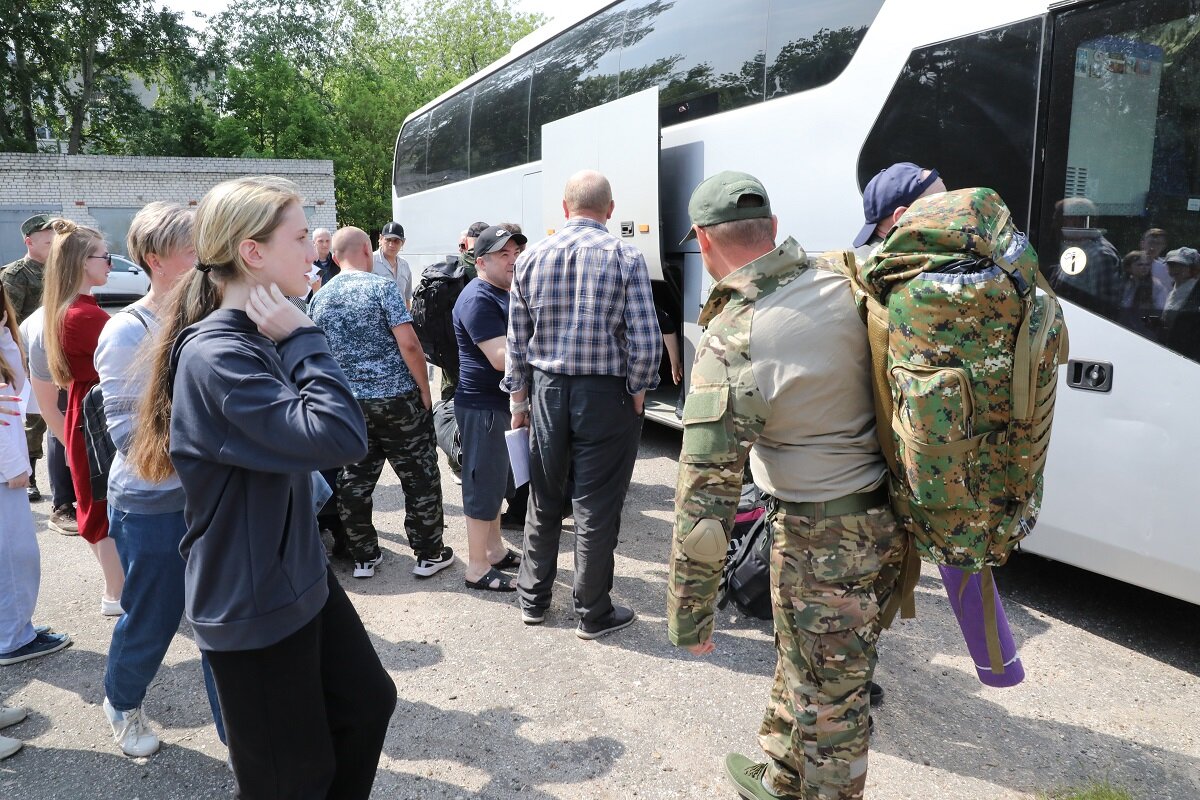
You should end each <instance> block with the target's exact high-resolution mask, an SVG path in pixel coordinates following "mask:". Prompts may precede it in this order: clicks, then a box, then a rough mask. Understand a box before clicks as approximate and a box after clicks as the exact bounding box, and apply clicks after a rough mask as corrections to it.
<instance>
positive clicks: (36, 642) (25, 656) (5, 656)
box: [0, 633, 71, 666]
mask: <svg viewBox="0 0 1200 800" xmlns="http://www.w3.org/2000/svg"><path fill="white" fill-rule="evenodd" d="M70 643H71V637H70V636H68V635H67V634H65V633H39V634H37V635H36V636H34V637H33V641H32V642H30V643H29V644H27V645H25V646H24V647H18V648H17V649H16V650H9V651H8V652H7V653H0V666H8V665H9V664H19V663H20V662H22V661H28V660H30V659H31V658H41V657H42V656H48V655H50V654H51V653H57V652H58V651H59V650H62V649H63V648H64V647H66V646H67V645H69V644H70Z"/></svg>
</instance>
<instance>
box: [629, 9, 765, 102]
mask: <svg viewBox="0 0 1200 800" xmlns="http://www.w3.org/2000/svg"><path fill="white" fill-rule="evenodd" d="M766 38H767V0H692V2H688V3H666V2H663V1H662V0H649V2H647V1H646V0H640V2H636V3H633V4H631V5H629V10H628V11H626V13H625V35H624V37H623V46H622V49H621V81H620V90H621V96H622V97H625V96H628V95H631V94H636V93H637V92H640V91H642V90H643V89H649V88H650V87H652V86H658V87H659V88H660V90H661V91H660V92H659V101H660V103H661V106H662V109H663V112H662V115H661V119H662V124H663V125H670V124H672V123H675V122H683V121H685V120H689V119H696V118H698V117H703V116H707V115H709V114H715V113H717V112H719V111H728V110H729V109H733V108H740V107H741V106H745V105H750V104H751V103H759V102H762V99H763V74H764V72H763V71H764V66H763V63H764V53H763V43H764V42H765V41H766Z"/></svg>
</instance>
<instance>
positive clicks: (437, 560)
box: [413, 547, 454, 578]
mask: <svg viewBox="0 0 1200 800" xmlns="http://www.w3.org/2000/svg"><path fill="white" fill-rule="evenodd" d="M453 563H454V551H453V550H451V549H450V548H449V547H443V548H442V552H440V553H438V554H437V555H436V556H435V557H433V558H430V557H428V556H426V557H425V558H419V559H417V563H416V565H415V566H414V567H413V575H416V576H417V577H418V578H428V577H429V576H431V575H436V574H438V573H439V572H441V571H442V570H444V569H445V568H446V567H448V566H450V565H451V564H453Z"/></svg>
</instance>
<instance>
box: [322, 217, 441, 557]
mask: <svg viewBox="0 0 1200 800" xmlns="http://www.w3.org/2000/svg"><path fill="white" fill-rule="evenodd" d="M333 255H334V258H336V259H337V262H338V264H339V265H340V266H341V268H342V271H341V272H340V273H339V274H337V275H335V276H333V278H331V279H330V281H329V283H328V284H326V285H325V286H324V287H322V288H321V291H319V292H317V293H316V295H315V296H314V297H313V300H312V303H311V304H310V306H309V313H310V314H311V316H312V318H313V321H314V322H316V323H317V325H319V326H320V327H321V328H322V329H323V330H324V331H325V336H326V337H327V338H328V339H329V350H330V352H331V353H333V357H334V358H335V359H337V362H338V365H339V366H340V367H341V368H342V371H343V372H344V373H345V374H346V379H347V381H348V382H349V383H350V390H351V391H352V392H353V393H354V399H356V400H357V401H358V404H359V407H360V408H361V409H362V412H363V416H364V417H365V418H366V421H367V455H366V457H365V458H364V459H363V460H362V461H360V462H358V463H357V464H347V465H346V466H345V467H343V468H342V471H341V475H340V476H339V478H338V482H337V484H338V485H337V497H338V513H339V515H340V516H341V518H342V522H343V524H344V525H345V528H346V538H347V540H348V541H349V545H350V554H351V556H352V557H353V559H354V577H356V578H371V577H374V575H375V567H376V566H378V565H379V563H380V562H381V561H382V560H383V553H382V551H380V549H379V536H378V533H377V532H376V530H375V525H374V524H373V523H372V521H371V511H372V496H373V495H374V493H375V485H376V484H377V483H378V482H379V475H380V473H381V472H382V471H383V464H384V461H388V462H390V463H391V465H392V469H393V470H395V472H396V477H398V478H399V479H400V485H401V487H402V488H403V489H404V530H405V532H406V533H407V534H408V543H409V545H411V546H412V549H413V553H414V554H415V556H416V565H415V566H414V567H413V574H414V575H416V576H417V577H420V578H428V577H430V576H431V575H434V574H436V573H438V572H440V571H441V570H443V569H445V568H446V567H448V566H450V565H451V563H453V561H454V551H453V550H451V549H450V548H449V547H446V546H445V545H444V544H443V542H442V522H443V519H442V476H441V473H440V472H439V470H438V463H437V451H436V447H437V442H436V440H435V438H434V432H433V416H432V414H430V407H431V402H430V397H429V378H428V375H427V374H426V372H425V354H424V353H423V352H422V350H421V343H420V342H419V341H418V340H417V334H416V333H415V332H414V331H413V329H412V317H411V316H410V315H409V313H408V309H407V308H406V307H405V305H404V297H403V296H402V295H401V294H400V290H399V288H398V287H397V286H396V282H395V281H394V280H391V279H389V278H385V277H383V276H381V275H374V274H372V273H371V266H372V255H371V240H370V238H369V237H368V236H367V234H366V233H365V232H363V231H362V230H359V229H358V228H354V227H349V226H347V227H345V228H341V229H339V230H338V232H337V233H335V234H334V235H333Z"/></svg>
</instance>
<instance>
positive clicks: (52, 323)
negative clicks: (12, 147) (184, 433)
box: [42, 219, 125, 616]
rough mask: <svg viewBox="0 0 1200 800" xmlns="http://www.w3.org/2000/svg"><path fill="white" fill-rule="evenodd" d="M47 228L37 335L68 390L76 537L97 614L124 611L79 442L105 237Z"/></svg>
mask: <svg viewBox="0 0 1200 800" xmlns="http://www.w3.org/2000/svg"><path fill="white" fill-rule="evenodd" d="M52 227H53V228H54V232H55V236H54V241H53V242H52V243H51V245H50V256H49V258H48V259H47V260H46V272H45V276H46V277H45V284H46V289H45V293H44V295H43V301H42V302H43V305H44V306H45V309H46V320H45V327H44V328H43V334H42V335H43V339H44V344H45V348H46V358H47V360H48V361H49V362H50V374H51V375H52V376H53V377H54V382H55V383H57V384H58V385H59V386H63V387H66V389H67V410H66V414H65V420H64V434H65V437H66V438H65V439H64V440H63V445H64V446H65V448H66V451H67V463H68V464H69V465H70V467H71V482H72V483H73V484H74V486H75V497H76V504H77V509H78V513H77V519H78V521H79V535H80V536H82V537H83V538H84V539H85V540H86V541H87V542H88V544H89V545H91V547H92V552H93V553H95V555H96V560H97V561H98V562H99V563H100V567H101V569H102V570H103V572H104V595H103V597H102V598H101V600H100V610H101V613H103V614H106V615H110V616H113V615H119V614H121V613H123V611H122V609H121V589H122V587H123V585H124V582H125V574H124V571H123V570H122V569H121V561H120V558H119V557H118V555H117V548H116V545H115V544H114V543H113V541H112V540H111V539H109V538H108V507H107V504H106V503H105V502H104V501H103V500H99V501H97V500H94V499H93V497H92V485H91V476H90V470H89V468H88V458H87V449H86V446H85V445H84V441H83V398H84V396H85V395H86V394H87V393H88V390H90V389H91V388H92V387H93V386H95V385H96V384H97V383H99V382H100V377H99V376H98V375H97V374H96V367H95V365H94V364H93V358H94V357H95V354H96V343H97V341H98V340H99V338H100V331H101V329H102V328H104V324H105V323H106V322H108V314H107V313H105V312H104V311H103V310H102V309H101V308H100V306H99V305H98V304H97V303H96V300H95V298H94V297H92V295H91V290H92V289H93V288H95V287H97V286H103V285H104V283H105V281H106V280H107V279H108V272H109V270H110V269H111V268H112V264H111V257H110V256H109V253H108V247H107V245H106V244H105V242H104V236H103V235H102V234H101V233H100V232H99V231H97V230H95V229H94V228H87V227H84V226H81V225H76V224H75V223H74V222H71V221H70V220H65V219H58V220H55V221H54V223H53V225H52Z"/></svg>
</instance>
